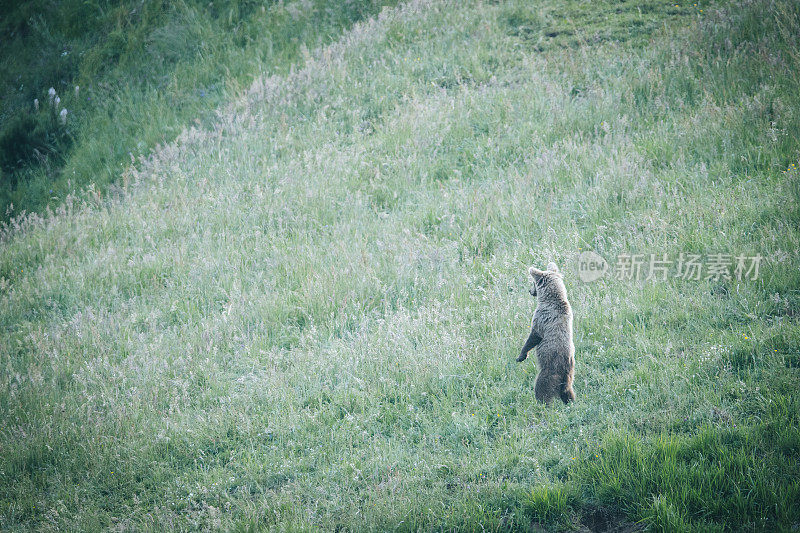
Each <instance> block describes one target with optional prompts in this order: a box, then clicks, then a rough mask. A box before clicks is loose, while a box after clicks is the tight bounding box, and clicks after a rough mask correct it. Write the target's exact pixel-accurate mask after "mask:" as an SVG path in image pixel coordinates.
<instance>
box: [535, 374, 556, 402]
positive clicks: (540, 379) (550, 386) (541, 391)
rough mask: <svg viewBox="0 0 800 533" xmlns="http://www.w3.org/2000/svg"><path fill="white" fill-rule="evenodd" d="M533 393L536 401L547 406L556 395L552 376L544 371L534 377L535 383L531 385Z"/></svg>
mask: <svg viewBox="0 0 800 533" xmlns="http://www.w3.org/2000/svg"><path fill="white" fill-rule="evenodd" d="M533 392H534V394H535V395H536V399H537V400H539V401H540V402H542V403H544V404H548V405H549V404H550V402H551V401H552V400H553V398H554V397H555V396H556V394H557V390H556V387H555V383H554V380H553V376H552V375H549V374H546V373H545V372H544V371H542V372H539V375H538V376H536V383H534V385H533Z"/></svg>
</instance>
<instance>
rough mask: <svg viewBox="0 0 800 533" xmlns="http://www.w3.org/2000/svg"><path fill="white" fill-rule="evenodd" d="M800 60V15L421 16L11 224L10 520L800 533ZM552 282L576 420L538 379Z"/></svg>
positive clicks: (644, 6)
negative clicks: (630, 272)
mask: <svg viewBox="0 0 800 533" xmlns="http://www.w3.org/2000/svg"><path fill="white" fill-rule="evenodd" d="M287 5H290V6H295V7H297V6H302V2H300V3H298V4H294V3H292V4H288V3H287ZM799 36H800V4H798V3H797V2H793V1H791V0H774V1H773V0H745V1H741V2H720V3H709V2H700V3H698V4H696V5H695V4H692V3H688V4H684V3H677V4H675V3H665V2H660V1H642V2H611V1H607V2H603V1H598V2H592V3H591V4H589V3H585V2H580V1H573V0H546V1H544V2H541V3H537V4H532V3H530V2H526V1H522V0H509V1H504V2H489V1H477V0H465V1H458V2H456V1H451V0H410V1H407V2H401V3H399V4H398V5H397V6H394V7H386V8H384V9H382V10H381V11H380V13H379V14H377V15H375V16H372V17H369V18H367V19H365V20H362V21H359V22H355V23H354V24H353V25H352V26H351V27H349V29H347V30H346V31H344V33H343V34H342V35H341V36H339V37H338V38H336V39H335V40H334V41H333V42H331V43H330V44H327V45H321V46H318V47H316V48H313V49H309V50H307V51H306V52H305V53H300V57H298V58H297V62H296V64H295V66H293V67H292V68H289V69H286V70H285V71H281V72H276V73H274V74H271V75H263V76H257V77H256V78H255V80H254V81H253V83H252V84H251V85H250V86H249V87H247V88H246V89H242V90H240V91H239V92H237V94H236V95H235V96H231V97H230V98H228V99H226V100H225V101H223V102H221V103H220V105H219V106H218V108H217V110H216V112H215V113H214V115H213V117H212V118H209V119H208V120H205V121H201V123H199V124H198V123H193V122H189V123H187V124H186V126H185V128H184V129H183V130H182V132H181V133H180V134H179V135H178V136H177V138H176V139H175V140H174V141H173V142H168V143H165V144H163V145H160V146H158V147H157V148H156V149H154V150H152V151H150V152H148V153H147V154H143V155H142V156H141V157H139V158H138V159H137V160H136V161H135V162H134V164H132V165H130V166H127V167H125V169H124V171H123V172H121V173H119V175H118V176H117V177H116V179H115V180H112V181H109V182H108V183H107V185H105V186H104V187H96V188H89V189H87V190H83V191H80V190H78V191H76V192H75V193H72V194H69V195H67V196H66V197H65V198H64V199H63V201H60V202H59V203H58V204H57V205H56V207H54V208H53V209H45V210H40V211H39V212H31V213H28V214H25V215H21V216H15V217H13V218H11V219H10V220H9V222H8V223H6V224H4V225H3V227H2V230H1V231H0V364H2V367H3V371H2V372H1V373H0V420H2V424H0V529H3V530H9V531H17V530H19V531H22V530H31V529H35V530H68V531H73V530H88V531H92V530H98V529H116V530H125V531H127V530H133V531H162V530H179V531H188V530H229V531H262V530H280V531H287V530H292V531H293V530H309V529H322V530H356V531H365V530H370V531H384V530H400V531H417V530H425V531H428V530H435V531H439V530H447V531H450V530H466V531H485V530H492V531H543V530H545V531H551V530H581V531H611V530H616V531H636V530H638V528H645V529H648V530H653V531H740V530H743V531H753V530H755V531H791V530H794V529H796V528H798V527H800V509H799V508H798V506H797V504H796V502H797V501H800V398H798V390H799V386H800V322H799V319H798V312H800V290H799V289H800V255H799V254H800V242H799V241H800V170H798V169H797V165H798V164H800V161H798V160H800V112H798V110H799V109H800V46H798V39H800V37H799ZM119 98H120V100H121V101H125V98H126V93H121V94H120V95H119ZM587 250H592V251H594V252H596V253H598V254H600V255H601V256H602V257H604V258H606V259H607V260H608V261H609V263H610V266H611V268H612V272H609V274H608V275H607V276H605V277H603V278H601V279H599V280H596V281H594V282H591V283H584V282H582V281H581V280H580V278H579V276H578V272H577V268H578V257H579V255H580V254H581V253H582V252H584V251H587ZM633 254H641V255H642V256H643V257H648V258H649V256H650V254H655V255H657V256H659V257H662V256H663V255H664V254H666V256H667V257H668V258H670V259H672V260H674V261H676V262H677V260H678V258H679V257H680V256H681V254H684V255H685V256H688V255H690V254H693V255H699V256H701V257H702V258H704V260H708V258H709V257H712V256H713V255H714V254H727V255H729V256H731V257H737V256H742V255H744V256H747V257H756V256H759V257H763V260H762V261H761V263H760V269H759V272H758V274H757V275H754V274H755V273H754V272H750V273H744V274H745V275H741V276H737V275H736V272H734V271H733V268H731V276H730V279H727V277H726V276H716V277H714V276H712V277H711V278H709V279H707V278H708V275H707V271H703V273H702V275H701V276H699V278H700V279H683V277H680V276H677V275H675V274H677V272H676V268H677V264H673V265H671V267H670V270H669V272H668V274H669V275H668V276H666V277H665V278H663V279H662V278H660V277H655V278H653V279H645V277H644V276H642V277H640V278H639V279H617V277H616V276H614V275H613V274H614V272H613V270H614V267H615V266H616V263H617V261H616V258H619V257H620V256H627V255H633ZM551 260H552V261H555V262H556V263H557V264H558V265H559V266H560V267H561V268H562V270H563V271H564V272H565V283H566V286H567V292H568V295H569V297H570V301H571V303H572V307H573V310H574V313H575V330H574V334H575V346H576V359H577V365H576V380H575V391H576V393H577V396H578V398H577V401H576V402H574V403H572V404H569V405H566V406H565V405H561V404H558V405H555V404H554V405H551V406H544V405H541V404H538V403H537V402H536V400H535V399H534V397H533V394H532V391H533V381H534V379H535V375H536V365H535V359H534V358H532V357H531V358H529V360H528V361H527V362H525V363H516V362H515V358H516V356H517V355H518V353H519V349H520V347H521V346H522V343H523V341H524V339H525V337H526V335H527V333H528V326H529V321H530V318H531V315H532V313H533V310H534V308H535V301H534V299H533V298H532V297H531V296H530V295H529V294H528V287H529V280H527V279H526V270H527V267H528V266H529V265H537V266H539V267H543V266H544V265H546V264H547V262H548V261H551ZM623 278H624V276H623ZM634 278H635V277H634ZM753 278H755V279H753Z"/></svg>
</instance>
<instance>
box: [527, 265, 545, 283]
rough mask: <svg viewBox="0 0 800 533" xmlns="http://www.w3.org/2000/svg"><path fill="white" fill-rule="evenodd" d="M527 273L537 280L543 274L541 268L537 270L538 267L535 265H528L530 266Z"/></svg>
mask: <svg viewBox="0 0 800 533" xmlns="http://www.w3.org/2000/svg"><path fill="white" fill-rule="evenodd" d="M528 274H530V275H531V277H532V278H533V279H534V280H538V279H539V278H541V277H542V276H544V272H542V271H541V270H539V269H538V268H536V267H530V268H529V269H528Z"/></svg>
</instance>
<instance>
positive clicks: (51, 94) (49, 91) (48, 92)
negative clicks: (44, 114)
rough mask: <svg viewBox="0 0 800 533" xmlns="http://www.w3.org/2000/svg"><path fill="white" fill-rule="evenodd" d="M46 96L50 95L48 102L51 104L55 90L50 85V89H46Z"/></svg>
mask: <svg viewBox="0 0 800 533" xmlns="http://www.w3.org/2000/svg"><path fill="white" fill-rule="evenodd" d="M47 96H49V97H50V103H51V104H52V103H53V98H55V97H56V90H55V89H53V88H52V87H50V89H48V91H47Z"/></svg>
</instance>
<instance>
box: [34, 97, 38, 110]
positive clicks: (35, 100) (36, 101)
mask: <svg viewBox="0 0 800 533" xmlns="http://www.w3.org/2000/svg"><path fill="white" fill-rule="evenodd" d="M33 108H34V109H35V110H36V111H39V99H38V98H34V99H33Z"/></svg>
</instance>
